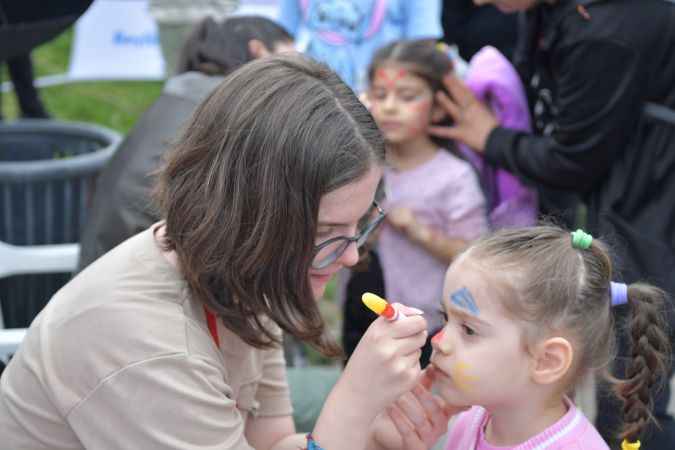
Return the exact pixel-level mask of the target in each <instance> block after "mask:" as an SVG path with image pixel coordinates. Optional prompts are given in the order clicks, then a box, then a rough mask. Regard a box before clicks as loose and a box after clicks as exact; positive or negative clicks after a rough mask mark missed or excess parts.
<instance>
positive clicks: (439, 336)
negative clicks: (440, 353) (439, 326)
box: [431, 330, 443, 344]
mask: <svg viewBox="0 0 675 450" xmlns="http://www.w3.org/2000/svg"><path fill="white" fill-rule="evenodd" d="M441 339H443V330H441V331H439V332H438V333H436V334H434V337H432V338H431V342H433V343H436V344H437V343H439V342H440V341H441Z"/></svg>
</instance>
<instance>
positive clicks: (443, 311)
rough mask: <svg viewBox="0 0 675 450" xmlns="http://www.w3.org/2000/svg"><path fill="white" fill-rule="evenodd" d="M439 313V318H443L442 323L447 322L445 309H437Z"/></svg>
mask: <svg viewBox="0 0 675 450" xmlns="http://www.w3.org/2000/svg"><path fill="white" fill-rule="evenodd" d="M438 312H439V313H441V316H442V317H443V323H445V322H447V321H448V313H447V312H446V311H445V309H439V310H438Z"/></svg>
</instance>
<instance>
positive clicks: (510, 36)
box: [441, 0, 517, 61]
mask: <svg viewBox="0 0 675 450" xmlns="http://www.w3.org/2000/svg"><path fill="white" fill-rule="evenodd" d="M516 22H517V20H516V16H515V15H512V14H504V13H503V12H501V11H499V10H498V9H497V8H495V7H494V6H492V5H484V6H478V5H475V4H474V3H473V2H472V1H471V0H443V10H442V13H441V25H442V26H443V41H445V42H447V43H448V44H456V45H457V48H458V49H459V54H460V56H461V57H462V58H464V59H465V60H467V61H468V60H470V59H471V57H472V56H473V55H474V54H476V52H478V50H480V49H481V48H483V47H484V46H486V45H491V46H493V47H496V48H498V49H499V51H500V52H502V53H503V54H504V55H505V56H506V57H507V58H509V59H511V57H512V56H513V50H514V47H515V45H516V34H517V32H516V30H517V25H516Z"/></svg>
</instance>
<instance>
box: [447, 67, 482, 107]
mask: <svg viewBox="0 0 675 450" xmlns="http://www.w3.org/2000/svg"><path fill="white" fill-rule="evenodd" d="M443 84H444V85H445V88H446V89H447V90H448V92H450V95H451V96H452V98H453V100H454V101H455V103H457V104H458V105H459V106H460V107H461V108H466V107H467V106H469V105H470V104H471V103H473V102H475V101H477V100H476V96H475V95H473V92H471V89H469V87H468V86H467V85H466V84H464V82H463V81H462V80H460V79H459V78H457V77H456V76H455V75H452V74H448V75H446V76H445V77H443Z"/></svg>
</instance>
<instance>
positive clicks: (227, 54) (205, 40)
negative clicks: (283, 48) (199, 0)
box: [176, 16, 293, 75]
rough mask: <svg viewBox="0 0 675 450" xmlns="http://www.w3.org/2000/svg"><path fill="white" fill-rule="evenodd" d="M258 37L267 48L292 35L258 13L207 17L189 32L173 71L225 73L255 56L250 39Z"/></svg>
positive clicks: (270, 48)
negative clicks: (215, 17) (223, 18)
mask: <svg viewBox="0 0 675 450" xmlns="http://www.w3.org/2000/svg"><path fill="white" fill-rule="evenodd" d="M253 39H257V40H258V41H260V42H262V43H263V44H265V47H267V48H268V49H269V50H270V51H272V50H273V49H274V46H275V45H276V44H278V43H280V42H293V37H292V36H291V35H290V34H289V33H288V32H287V31H286V30H285V29H284V28H283V27H282V26H281V25H279V24H277V23H276V22H274V21H272V20H270V19H267V18H265V17H259V16H235V17H230V18H227V19H225V20H223V21H222V22H220V23H219V22H216V21H215V20H214V19H212V18H210V17H207V18H205V19H203V20H202V21H201V22H199V23H198V24H197V25H195V27H194V28H193V29H192V31H191V32H190V34H189V36H188V38H187V39H186V40H185V43H184V44H183V47H182V50H181V53H180V55H179V57H178V62H177V66H176V73H179V74H180V73H184V72H189V71H196V72H202V73H205V74H207V75H226V74H228V73H229V72H230V71H232V70H234V69H236V68H237V67H239V66H241V65H242V64H244V63H247V62H249V61H251V60H252V59H254V56H253V55H251V52H250V51H249V48H248V43H249V41H251V40H253Z"/></svg>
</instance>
